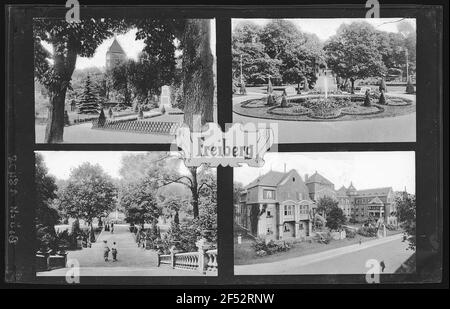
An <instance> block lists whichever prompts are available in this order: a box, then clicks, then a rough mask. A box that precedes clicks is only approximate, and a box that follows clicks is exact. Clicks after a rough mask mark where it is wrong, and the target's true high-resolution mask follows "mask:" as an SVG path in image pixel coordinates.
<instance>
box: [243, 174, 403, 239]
mask: <svg viewBox="0 0 450 309" xmlns="http://www.w3.org/2000/svg"><path fill="white" fill-rule="evenodd" d="M304 179H305V180H304V181H303V179H302V177H301V176H300V175H299V174H298V172H297V171H296V170H291V171H289V172H285V173H282V172H277V171H270V172H268V173H267V174H265V175H262V176H260V177H258V178H257V179H255V180H254V181H252V182H251V183H250V184H248V185H247V186H246V187H245V188H244V191H243V192H242V194H241V196H240V203H239V205H236V210H235V212H236V213H235V218H236V219H235V220H236V223H237V224H239V225H240V226H242V227H243V228H245V229H247V230H248V231H249V232H250V233H251V234H252V235H254V236H258V237H263V238H265V239H274V240H276V239H288V238H304V237H306V236H309V235H310V234H311V231H312V219H313V217H314V216H315V212H316V202H317V201H319V199H320V198H322V197H331V198H333V199H335V200H336V201H338V206H339V207H340V208H341V209H342V210H343V212H344V214H345V215H346V216H347V218H351V217H352V218H354V219H355V220H358V221H363V220H365V219H367V218H369V217H370V216H372V217H375V218H380V217H381V218H383V219H387V218H388V217H389V216H391V215H392V214H393V213H395V209H394V192H393V190H392V188H391V187H385V188H376V189H368V190H356V188H355V187H354V186H353V183H350V186H349V187H348V188H346V187H345V186H342V187H341V188H340V189H339V190H335V188H334V184H333V183H332V182H331V181H329V180H328V179H326V178H325V177H324V176H322V175H320V174H319V173H317V172H315V173H314V174H313V175H311V176H308V175H307V174H306V175H305V177H304Z"/></svg>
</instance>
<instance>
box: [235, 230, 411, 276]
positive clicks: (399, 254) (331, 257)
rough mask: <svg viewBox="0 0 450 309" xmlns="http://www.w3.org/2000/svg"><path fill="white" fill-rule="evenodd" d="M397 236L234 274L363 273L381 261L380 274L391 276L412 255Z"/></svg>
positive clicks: (246, 267) (239, 269) (242, 268)
mask: <svg viewBox="0 0 450 309" xmlns="http://www.w3.org/2000/svg"><path fill="white" fill-rule="evenodd" d="M407 248H408V243H407V242H403V241H402V235H401V234H397V235H394V236H388V237H386V238H381V239H376V240H371V241H367V242H364V243H362V244H361V245H360V244H356V245H351V246H347V247H342V248H337V249H332V250H328V251H323V252H320V253H315V254H310V255H306V256H301V257H298V258H292V259H287V260H282V261H279V262H272V263H261V264H252V265H239V266H235V267H234V273H235V275H262V274H264V275H283V274H296V275H303V274H366V272H367V271H368V270H369V268H368V267H366V261H368V260H370V259H375V260H377V261H378V262H381V261H384V264H385V265H386V268H385V269H384V272H383V273H394V272H395V271H396V270H397V268H399V267H400V266H401V265H402V263H403V262H405V261H406V260H407V259H408V258H409V257H410V256H411V255H412V254H413V253H414V251H412V250H407Z"/></svg>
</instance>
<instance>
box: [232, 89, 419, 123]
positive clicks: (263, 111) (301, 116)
mask: <svg viewBox="0 0 450 309" xmlns="http://www.w3.org/2000/svg"><path fill="white" fill-rule="evenodd" d="M364 100H365V96H364V95H361V94H355V95H349V94H336V95H330V96H328V98H327V99H325V97H324V96H320V95H316V94H313V95H311V94H308V95H300V96H298V95H296V96H291V97H287V106H286V107H281V97H277V98H276V102H275V105H272V106H269V105H267V104H266V103H267V97H263V98H259V99H251V100H247V101H244V102H242V103H239V104H235V105H234V106H233V109H234V112H235V113H236V114H239V115H242V116H247V117H254V118H261V119H279V120H289V121H341V120H346V121H348V120H359V119H371V118H384V117H395V116H400V115H405V114H409V113H413V112H415V109H416V108H415V101H414V100H410V99H406V98H403V97H396V96H392V95H389V96H386V103H387V104H383V105H380V104H378V101H379V93H376V92H374V93H372V94H371V95H370V100H371V105H370V106H364Z"/></svg>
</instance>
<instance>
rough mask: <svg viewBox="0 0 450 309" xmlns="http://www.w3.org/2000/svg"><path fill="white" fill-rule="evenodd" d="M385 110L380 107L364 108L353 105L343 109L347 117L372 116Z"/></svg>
mask: <svg viewBox="0 0 450 309" xmlns="http://www.w3.org/2000/svg"><path fill="white" fill-rule="evenodd" d="M383 111H384V109H383V108H382V107H381V106H378V105H371V106H364V105H357V104H355V105H352V106H349V107H344V108H343V109H342V114H345V115H372V114H378V113H382V112H383Z"/></svg>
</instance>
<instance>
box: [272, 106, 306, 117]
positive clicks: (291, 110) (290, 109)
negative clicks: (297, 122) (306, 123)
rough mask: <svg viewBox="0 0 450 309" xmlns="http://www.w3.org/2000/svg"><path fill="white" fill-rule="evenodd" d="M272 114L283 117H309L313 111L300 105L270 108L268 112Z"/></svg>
mask: <svg viewBox="0 0 450 309" xmlns="http://www.w3.org/2000/svg"><path fill="white" fill-rule="evenodd" d="M267 112H268V113H270V114H274V115H281V116H289V115H298V116H300V115H308V114H309V113H310V112H311V109H309V108H307V107H304V106H302V105H299V104H295V105H292V104H289V105H288V106H287V107H280V106H275V107H272V108H270V109H269V110H268V111H267Z"/></svg>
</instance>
